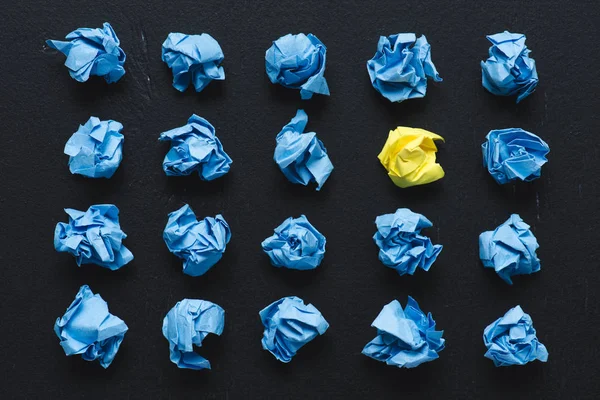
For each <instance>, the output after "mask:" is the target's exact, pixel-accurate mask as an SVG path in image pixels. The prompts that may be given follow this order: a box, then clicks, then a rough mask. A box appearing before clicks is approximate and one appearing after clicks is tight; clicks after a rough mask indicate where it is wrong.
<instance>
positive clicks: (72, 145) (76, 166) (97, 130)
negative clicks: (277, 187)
mask: <svg viewBox="0 0 600 400" xmlns="http://www.w3.org/2000/svg"><path fill="white" fill-rule="evenodd" d="M121 129H123V125H121V124H120V123H119V122H117V121H113V120H111V119H109V120H108V121H100V119H99V118H96V117H90V119H89V120H88V121H87V122H86V123H85V125H79V129H78V130H77V132H75V133H74V134H73V136H71V137H70V138H69V140H68V141H67V144H66V145H65V150H64V152H65V154H66V155H68V156H69V170H70V171H71V173H72V174H78V175H83V176H87V177H88V178H110V177H112V176H113V175H114V173H115V171H116V170H117V168H119V164H121V160H122V159H123V140H124V137H123V135H122V134H121Z"/></svg>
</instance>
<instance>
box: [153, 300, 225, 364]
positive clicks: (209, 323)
mask: <svg viewBox="0 0 600 400" xmlns="http://www.w3.org/2000/svg"><path fill="white" fill-rule="evenodd" d="M224 326H225V311H224V310H223V309H222V308H221V307H220V306H218V305H216V304H214V303H211V302H210V301H206V300H196V299H183V300H181V301H179V302H177V304H175V306H174V307H173V308H171V310H170V311H169V312H168V313H167V315H166V316H165V318H164V319H163V325H162V334H163V336H164V337H165V339H167V340H168V341H169V353H170V359H171V362H173V363H174V364H176V365H177V367H179V368H189V369H195V370H201V369H210V361H208V360H207V359H206V358H204V357H202V356H201V355H199V354H197V353H195V352H194V345H196V346H198V347H202V341H203V340H204V338H206V336H208V334H209V333H213V334H215V335H217V336H220V335H221V333H223V327H224Z"/></svg>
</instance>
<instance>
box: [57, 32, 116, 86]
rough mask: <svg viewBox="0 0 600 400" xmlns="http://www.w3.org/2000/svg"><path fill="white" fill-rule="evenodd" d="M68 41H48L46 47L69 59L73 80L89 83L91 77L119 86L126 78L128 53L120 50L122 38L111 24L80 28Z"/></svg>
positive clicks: (67, 64) (68, 65)
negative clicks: (100, 78) (101, 26)
mask: <svg viewBox="0 0 600 400" xmlns="http://www.w3.org/2000/svg"><path fill="white" fill-rule="evenodd" d="M65 39H68V41H61V40H46V44H47V45H48V46H50V47H51V48H53V49H56V50H58V51H60V52H61V53H63V54H64V55H65V56H67V60H66V61H65V66H66V67H67V68H68V69H69V74H70V75H71V78H73V79H75V80H76V81H78V82H85V81H87V80H88V79H89V78H90V75H98V76H102V77H104V79H105V80H106V82H108V83H114V82H117V81H118V80H119V79H121V77H122V76H123V75H125V69H124V68H123V65H124V64H125V58H126V56H125V52H124V51H123V49H121V48H120V47H119V44H120V42H119V38H118V37H117V34H116V33H115V31H114V30H113V28H112V26H110V24H109V23H108V22H105V23H104V24H103V28H102V29H100V28H79V29H77V30H74V31H73V32H71V33H69V34H68V35H67V36H66V37H65Z"/></svg>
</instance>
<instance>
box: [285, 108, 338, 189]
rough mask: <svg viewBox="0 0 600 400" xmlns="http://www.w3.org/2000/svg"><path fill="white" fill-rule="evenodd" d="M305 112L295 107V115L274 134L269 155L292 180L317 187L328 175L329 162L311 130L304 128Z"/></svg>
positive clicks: (306, 120) (331, 168)
mask: <svg viewBox="0 0 600 400" xmlns="http://www.w3.org/2000/svg"><path fill="white" fill-rule="evenodd" d="M307 123H308V115H306V113H305V112H304V110H298V111H297V112H296V116H295V117H294V118H292V120H291V121H290V122H289V123H288V124H287V125H286V126H284V127H283V129H282V130H281V132H279V133H278V134H277V137H276V140H277V146H276V147H275V155H274V156H273V159H274V160H275V162H276V163H277V165H279V168H280V169H281V172H283V174H284V175H285V177H286V178H287V179H288V180H289V181H290V182H292V183H298V184H300V185H304V186H307V185H308V184H309V183H311V182H316V183H317V190H321V187H322V186H323V184H324V183H325V181H326V180H327V178H329V175H330V174H331V171H333V164H332V163H331V160H330V159H329V156H328V155H327V150H326V149H325V146H324V145H323V143H322V142H321V141H320V140H319V139H317V134H316V133H315V132H304V129H305V128H306V124H307Z"/></svg>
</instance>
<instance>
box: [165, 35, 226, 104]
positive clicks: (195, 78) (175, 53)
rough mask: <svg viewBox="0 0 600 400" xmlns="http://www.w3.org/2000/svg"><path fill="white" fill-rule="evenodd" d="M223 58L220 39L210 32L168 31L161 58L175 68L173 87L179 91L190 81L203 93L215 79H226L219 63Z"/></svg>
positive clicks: (197, 90) (185, 87) (183, 89)
mask: <svg viewBox="0 0 600 400" xmlns="http://www.w3.org/2000/svg"><path fill="white" fill-rule="evenodd" d="M224 58H225V56H224V55H223V50H221V46H219V42H217V41H216V40H215V39H214V38H213V37H212V36H210V35H209V34H208V33H203V34H201V35H186V34H184V33H169V36H167V39H166V40H165V41H164V43H163V44H162V60H163V61H164V62H165V63H167V65H168V66H169V68H171V70H172V71H173V87H174V88H175V89H177V90H179V91H180V92H183V91H185V90H186V89H187V88H188V86H189V85H190V83H191V84H193V85H194V88H195V89H196V92H200V91H202V90H203V89H204V88H205V87H206V85H208V84H209V83H210V82H211V81H212V80H218V81H222V80H225V71H223V67H221V66H220V64H221V62H222V61H223V59H224Z"/></svg>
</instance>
